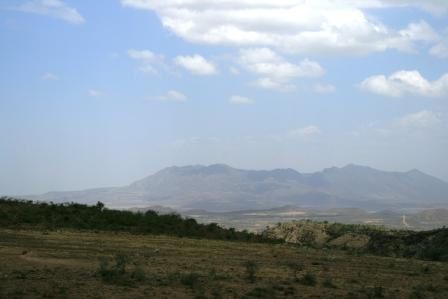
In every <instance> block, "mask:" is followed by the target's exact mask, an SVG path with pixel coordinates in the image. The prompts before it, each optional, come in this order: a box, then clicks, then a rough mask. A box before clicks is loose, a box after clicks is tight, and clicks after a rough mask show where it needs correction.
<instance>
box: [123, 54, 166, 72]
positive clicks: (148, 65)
mask: <svg viewBox="0 0 448 299" xmlns="http://www.w3.org/2000/svg"><path fill="white" fill-rule="evenodd" d="M128 56H129V57H130V58H131V59H134V60H136V61H139V62H140V66H139V70H140V71H142V72H144V73H149V74H157V67H158V66H160V65H162V64H163V56H161V55H157V54H154V53H153V52H151V51H150V50H136V49H129V50H128Z"/></svg>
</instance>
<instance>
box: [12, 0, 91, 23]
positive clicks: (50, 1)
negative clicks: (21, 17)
mask: <svg viewBox="0 0 448 299" xmlns="http://www.w3.org/2000/svg"><path fill="white" fill-rule="evenodd" d="M15 9H17V10H19V11H22V12H27V13H34V14H39V15H45V16H51V17H54V18H58V19H62V20H64V21H66V22H69V23H72V24H82V23H84V22H85V19H84V18H83V16H81V14H80V13H79V12H78V11H77V10H76V9H75V8H73V7H70V6H68V5H67V4H65V3H64V2H63V1H60V0H32V1H27V2H25V3H23V4H21V5H18V6H16V7H15Z"/></svg>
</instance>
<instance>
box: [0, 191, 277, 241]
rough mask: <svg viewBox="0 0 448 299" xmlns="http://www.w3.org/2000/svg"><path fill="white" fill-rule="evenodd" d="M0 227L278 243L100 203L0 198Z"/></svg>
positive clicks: (247, 233) (242, 233)
mask: <svg viewBox="0 0 448 299" xmlns="http://www.w3.org/2000/svg"><path fill="white" fill-rule="evenodd" d="M0 226H1V227H7V228H21V227H24V228H25V227H39V228H42V229H53V230H54V229H62V228H69V229H78V230H104V231H125V232H132V233H147V234H164V235H173V236H178V237H193V238H204V239H217V240H235V241H250V242H279V241H277V240H272V239H268V238H266V237H264V236H262V235H259V234H255V233H251V232H248V231H245V230H244V231H237V230H235V229H234V228H223V227H220V226H219V225H218V224H216V223H210V224H201V223H198V222H197V221H196V220H195V219H192V218H184V217H182V216H180V215H178V214H175V213H172V214H164V215H162V214H158V213H157V212H155V211H152V210H150V211H147V212H145V213H134V212H131V211H123V210H113V209H108V208H106V207H105V206H104V204H103V203H101V202H98V203H97V204H96V205H85V204H79V203H74V202H70V203H53V202H36V201H31V200H21V199H16V198H11V197H0Z"/></svg>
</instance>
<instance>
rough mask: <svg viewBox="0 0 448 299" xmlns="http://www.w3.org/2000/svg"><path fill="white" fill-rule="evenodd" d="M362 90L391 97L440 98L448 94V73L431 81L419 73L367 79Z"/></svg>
mask: <svg viewBox="0 0 448 299" xmlns="http://www.w3.org/2000/svg"><path fill="white" fill-rule="evenodd" d="M360 87H361V89H363V90H365V91H368V92H372V93H376V94H380V95H384V96H389V97H401V96H405V95H411V96H424V97H440V96H444V95H446V94H448V73H447V74H444V75H442V76H441V77H440V78H439V79H438V80H435V81H429V80H427V79H426V78H424V77H423V76H422V75H421V74H420V73H419V72H418V71H415V70H414V71H398V72H395V73H393V74H391V75H389V76H385V75H376V76H372V77H369V78H367V79H365V80H364V81H363V82H362V83H361V84H360Z"/></svg>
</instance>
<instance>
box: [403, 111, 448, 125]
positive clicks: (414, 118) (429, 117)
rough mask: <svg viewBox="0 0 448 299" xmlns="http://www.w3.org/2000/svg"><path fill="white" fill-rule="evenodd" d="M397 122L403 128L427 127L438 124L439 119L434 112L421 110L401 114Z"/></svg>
mask: <svg viewBox="0 0 448 299" xmlns="http://www.w3.org/2000/svg"><path fill="white" fill-rule="evenodd" d="M397 123H398V125H399V126H400V127H404V128H428V127H432V126H435V125H437V124H439V123H440V119H439V117H438V116H437V115H436V114H435V113H434V112H432V111H428V110H422V111H420V112H417V113H412V114H408V115H405V116H403V117H402V118H400V119H399V120H398V122H397Z"/></svg>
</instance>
